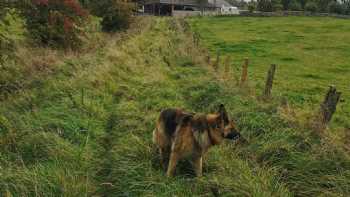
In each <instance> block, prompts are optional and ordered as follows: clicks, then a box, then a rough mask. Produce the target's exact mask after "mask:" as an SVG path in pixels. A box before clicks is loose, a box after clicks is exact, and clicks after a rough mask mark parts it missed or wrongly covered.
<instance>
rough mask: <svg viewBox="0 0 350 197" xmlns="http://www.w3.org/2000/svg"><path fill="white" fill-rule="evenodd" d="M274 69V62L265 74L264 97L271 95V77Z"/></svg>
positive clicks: (272, 77) (273, 74)
mask: <svg viewBox="0 0 350 197" xmlns="http://www.w3.org/2000/svg"><path fill="white" fill-rule="evenodd" d="M275 71H276V64H271V67H270V69H269V71H268V72H267V76H266V84H265V90H264V98H265V99H267V98H270V96H271V90H272V84H273V79H274V76H275Z"/></svg>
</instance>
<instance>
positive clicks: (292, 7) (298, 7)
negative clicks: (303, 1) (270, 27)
mask: <svg viewBox="0 0 350 197" xmlns="http://www.w3.org/2000/svg"><path fill="white" fill-rule="evenodd" d="M289 9H290V10H292V11H300V10H302V9H301V5H300V3H299V2H298V1H296V0H293V1H291V2H290V5H289Z"/></svg>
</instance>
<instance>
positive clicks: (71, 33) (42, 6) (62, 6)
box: [23, 0, 87, 48]
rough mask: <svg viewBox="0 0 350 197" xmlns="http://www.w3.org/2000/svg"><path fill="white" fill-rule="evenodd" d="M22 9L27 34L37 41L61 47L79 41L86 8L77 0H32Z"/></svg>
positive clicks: (72, 46)
mask: <svg viewBox="0 0 350 197" xmlns="http://www.w3.org/2000/svg"><path fill="white" fill-rule="evenodd" d="M23 13H24V16H25V19H26V25H27V29H28V31H29V32H30V35H31V36H32V38H33V39H34V40H36V41H38V42H39V43H41V44H43V45H47V46H53V47H63V48H77V47H79V46H80V45H81V35H82V33H83V31H82V25H83V24H84V22H85V20H86V18H87V11H86V10H84V9H83V8H82V7H81V6H80V4H79V2H78V1H76V0H63V1H61V0H32V1H31V2H30V3H29V4H28V5H27V6H26V8H24V9H23Z"/></svg>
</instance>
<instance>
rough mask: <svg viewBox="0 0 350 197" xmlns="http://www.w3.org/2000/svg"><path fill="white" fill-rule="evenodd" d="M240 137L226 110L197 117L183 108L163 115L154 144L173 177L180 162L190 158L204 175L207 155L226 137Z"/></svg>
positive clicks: (198, 173)
mask: <svg viewBox="0 0 350 197" xmlns="http://www.w3.org/2000/svg"><path fill="white" fill-rule="evenodd" d="M236 136H240V134H239V133H238V132H237V130H236V128H235V124H234V122H233V121H230V120H229V118H228V116H227V113H226V110H225V107H224V106H223V105H220V108H219V111H218V112H217V113H213V114H206V115H205V114H193V113H187V112H185V111H183V110H181V109H166V110H164V111H162V112H161V114H160V116H159V118H158V121H157V123H156V128H155V129H154V131H153V142H154V143H155V144H156V145H157V147H158V149H159V153H160V157H161V164H162V166H163V167H164V168H165V169H166V170H167V176H173V175H174V173H175V168H176V165H177V162H178V161H179V160H180V159H183V158H185V157H190V158H191V160H192V163H193V167H194V171H195V173H196V175H197V176H201V175H202V162H203V161H202V160H203V155H204V154H205V153H206V152H207V151H208V149H209V148H210V147H212V146H214V145H219V144H221V143H222V141H223V140H224V139H225V138H228V137H229V138H231V139H235V138H236Z"/></svg>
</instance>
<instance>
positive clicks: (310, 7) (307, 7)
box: [305, 1, 317, 12]
mask: <svg viewBox="0 0 350 197" xmlns="http://www.w3.org/2000/svg"><path fill="white" fill-rule="evenodd" d="M305 10H306V11H309V12H316V11H317V4H316V3H315V2H313V1H310V2H307V3H306V5H305Z"/></svg>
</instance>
